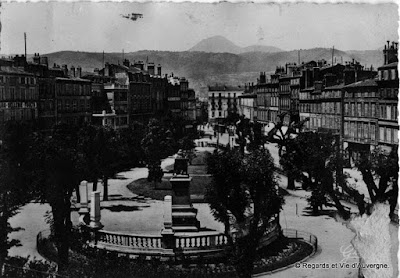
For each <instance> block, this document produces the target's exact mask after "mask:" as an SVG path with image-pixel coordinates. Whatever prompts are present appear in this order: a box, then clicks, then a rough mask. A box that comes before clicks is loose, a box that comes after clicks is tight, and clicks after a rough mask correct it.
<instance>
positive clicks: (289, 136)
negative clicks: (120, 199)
mask: <svg viewBox="0 0 400 278" xmlns="http://www.w3.org/2000/svg"><path fill="white" fill-rule="evenodd" d="M286 115H287V113H286V112H285V113H282V114H280V115H278V118H279V120H278V122H277V123H276V124H275V126H274V128H273V129H271V130H270V131H269V132H268V135H267V141H269V142H271V143H277V144H278V148H279V152H278V153H279V157H282V155H283V154H284V153H285V152H286V151H287V145H288V144H289V143H290V142H291V141H292V140H293V139H294V138H295V137H296V136H297V135H298V134H299V133H300V132H301V131H302V129H303V127H304V124H305V123H306V122H307V121H308V120H309V119H308V118H306V119H304V120H302V121H291V122H290V123H289V125H288V126H284V118H285V116H286ZM291 118H294V117H291ZM286 175H287V178H288V186H287V188H288V189H291V190H294V189H296V188H295V185H294V178H293V173H292V171H291V170H290V169H287V170H286Z"/></svg>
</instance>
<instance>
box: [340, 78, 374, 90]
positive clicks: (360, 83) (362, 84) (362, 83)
mask: <svg viewBox="0 0 400 278" xmlns="http://www.w3.org/2000/svg"><path fill="white" fill-rule="evenodd" d="M373 86H378V84H377V83H376V81H375V79H367V80H363V81H358V82H355V83H352V84H349V85H347V86H344V88H357V87H373Z"/></svg>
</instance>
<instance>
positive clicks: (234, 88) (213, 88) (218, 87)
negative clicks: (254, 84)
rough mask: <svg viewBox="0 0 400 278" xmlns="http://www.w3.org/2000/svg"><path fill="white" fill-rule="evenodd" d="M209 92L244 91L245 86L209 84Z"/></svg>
mask: <svg viewBox="0 0 400 278" xmlns="http://www.w3.org/2000/svg"><path fill="white" fill-rule="evenodd" d="M208 91H209V92H218V91H238V92H243V91H244V88H242V87H240V86H225V85H216V86H208Z"/></svg>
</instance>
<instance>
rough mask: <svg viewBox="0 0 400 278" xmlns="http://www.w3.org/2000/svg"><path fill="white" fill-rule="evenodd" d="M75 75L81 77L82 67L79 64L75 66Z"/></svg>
mask: <svg viewBox="0 0 400 278" xmlns="http://www.w3.org/2000/svg"><path fill="white" fill-rule="evenodd" d="M76 76H77V77H78V78H81V77H82V68H81V66H78V67H77V68H76Z"/></svg>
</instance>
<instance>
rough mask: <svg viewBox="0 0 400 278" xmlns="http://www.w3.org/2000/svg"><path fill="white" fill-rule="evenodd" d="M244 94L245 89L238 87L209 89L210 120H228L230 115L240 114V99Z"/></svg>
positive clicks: (213, 87) (210, 87)
mask: <svg viewBox="0 0 400 278" xmlns="http://www.w3.org/2000/svg"><path fill="white" fill-rule="evenodd" d="M243 93H244V88H242V87H240V86H237V87H234V86H225V85H224V86H209V87H208V102H209V103H208V120H209V121H210V122H215V121H216V119H222V118H226V117H227V116H228V115H229V114H230V113H238V112H239V110H238V98H239V96H241V95H242V94H243Z"/></svg>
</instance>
